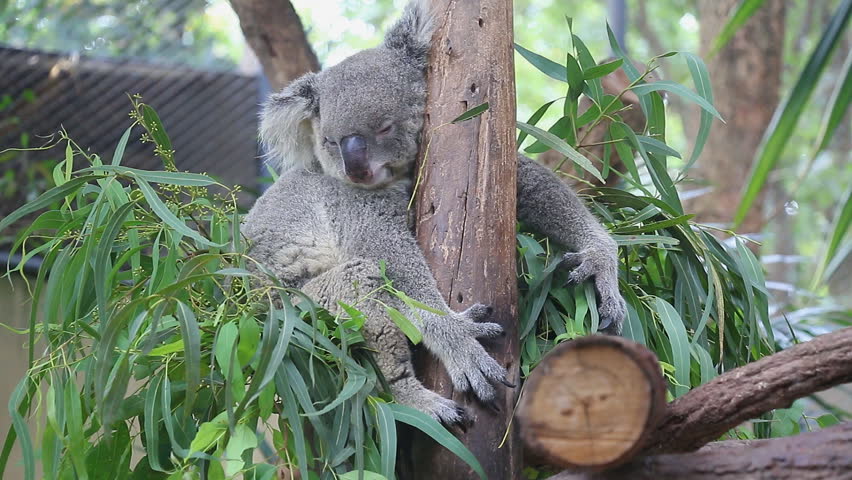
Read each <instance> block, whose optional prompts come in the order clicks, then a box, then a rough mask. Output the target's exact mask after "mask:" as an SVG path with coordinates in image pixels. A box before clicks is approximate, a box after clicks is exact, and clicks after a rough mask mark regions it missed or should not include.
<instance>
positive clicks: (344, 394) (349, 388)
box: [306, 372, 367, 416]
mask: <svg viewBox="0 0 852 480" xmlns="http://www.w3.org/2000/svg"><path fill="white" fill-rule="evenodd" d="M365 383H367V377H366V375H363V374H360V373H357V372H350V374H349V377H348V378H347V379H346V383H345V384H343V388H342V389H341V390H340V393H339V394H338V395H337V398H335V399H334V400H333V401H332V402H331V403H329V404H328V405H326V406H325V408H323V409H322V410H319V411H317V412H313V413H310V414H306V416H311V415H315V416H319V415H324V414H326V413H328V412H330V411H332V410H334V409H335V408H337V406H338V405H340V404H342V403H343V402H345V401H346V400H349V399H350V398H352V397H353V396H354V395H355V394H356V393H358V392H359V391H360V390H361V388H362V387H363V386H364V384H365Z"/></svg>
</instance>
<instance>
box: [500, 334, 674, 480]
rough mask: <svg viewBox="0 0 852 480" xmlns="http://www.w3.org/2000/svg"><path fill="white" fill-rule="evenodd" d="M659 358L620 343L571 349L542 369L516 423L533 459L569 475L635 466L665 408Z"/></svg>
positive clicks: (559, 351)
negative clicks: (632, 462)
mask: <svg viewBox="0 0 852 480" xmlns="http://www.w3.org/2000/svg"><path fill="white" fill-rule="evenodd" d="M665 392H666V383H665V380H664V379H663V376H662V374H661V372H660V366H659V363H658V361H657V357H656V356H654V354H653V353H652V352H651V351H650V350H648V349H647V348H645V347H644V346H642V345H640V344H638V343H635V342H632V341H630V340H626V339H623V338H619V337H605V336H602V335H595V336H591V337H584V338H580V339H577V340H574V341H570V342H565V343H562V344H560V345H558V346H557V347H556V348H554V349H553V351H551V352H550V353H549V354H548V355H547V356H546V357H545V358H544V360H542V362H541V364H539V365H538V367H536V369H535V370H534V371H533V373H532V375H530V378H529V379H528V380H527V383H526V385H525V387H524V393H523V396H522V398H521V403H520V405H519V407H518V412H517V421H518V425H519V428H520V432H521V439H522V441H523V442H524V444H525V446H526V449H527V454H528V455H529V456H530V457H531V459H533V460H534V461H535V460H541V461H543V462H545V463H547V464H550V465H556V466H559V467H565V468H580V469H605V468H612V467H614V466H616V465H619V464H621V463H623V462H626V461H628V460H630V459H631V458H632V457H633V456H634V455H635V454H636V453H638V452H639V451H640V450H641V449H642V448H643V447H644V446H645V445H646V443H647V441H648V440H649V437H650V435H651V434H652V433H653V432H654V429H655V427H656V424H657V422H658V421H659V419H660V418H661V417H662V415H663V412H664V410H665V407H666V398H665Z"/></svg>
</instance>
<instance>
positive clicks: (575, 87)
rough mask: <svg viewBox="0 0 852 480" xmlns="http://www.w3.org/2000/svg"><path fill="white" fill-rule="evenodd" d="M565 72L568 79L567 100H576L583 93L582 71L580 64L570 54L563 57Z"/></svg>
mask: <svg viewBox="0 0 852 480" xmlns="http://www.w3.org/2000/svg"><path fill="white" fill-rule="evenodd" d="M565 72H566V75H567V77H568V86H569V88H568V98H569V99H574V100H576V99H577V98H579V97H580V94H582V93H583V86H584V80H583V69H582V68H580V63H579V62H578V61H577V59H576V58H574V56H573V55H571V54H570V53H568V54H567V55H566V57H565ZM566 102H567V100H566Z"/></svg>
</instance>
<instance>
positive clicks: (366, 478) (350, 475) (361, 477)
mask: <svg viewBox="0 0 852 480" xmlns="http://www.w3.org/2000/svg"><path fill="white" fill-rule="evenodd" d="M337 478H339V479H340V480H388V478H393V477H386V476H384V475H379V474H378V473H376V472H370V471H368V470H361V471H352V472H346V473H344V474H343V475H340V476H339V477H337Z"/></svg>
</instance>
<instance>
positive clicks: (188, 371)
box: [176, 301, 201, 418]
mask: <svg viewBox="0 0 852 480" xmlns="http://www.w3.org/2000/svg"><path fill="white" fill-rule="evenodd" d="M176 314H177V315H176V316H177V319H178V321H179V323H180V335H181V338H183V363H184V375H185V377H186V396H185V397H184V398H185V399H184V405H185V406H186V410H185V411H184V415H185V417H186V418H189V415H190V413H191V411H192V407H193V406H195V396H196V392H197V391H198V388H199V386H200V385H201V330H200V329H199V328H198V321H197V320H196V319H195V313H193V311H192V310H191V309H190V308H189V307H188V306H186V304H184V303H183V302H181V301H178V302H177V310H176Z"/></svg>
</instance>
